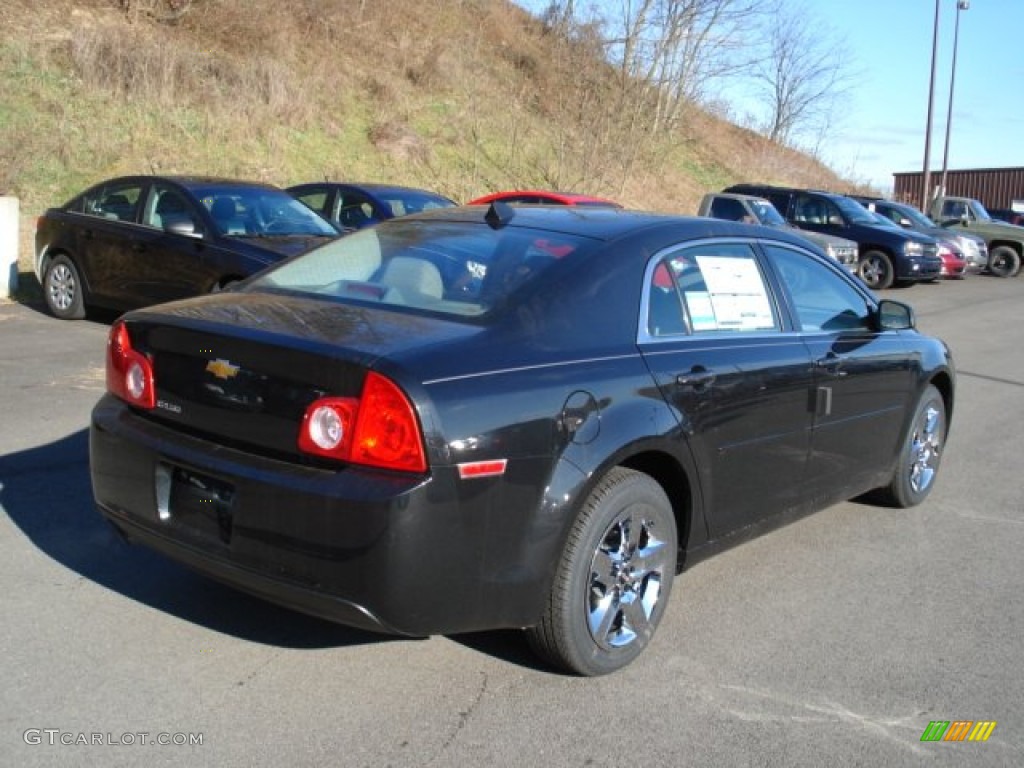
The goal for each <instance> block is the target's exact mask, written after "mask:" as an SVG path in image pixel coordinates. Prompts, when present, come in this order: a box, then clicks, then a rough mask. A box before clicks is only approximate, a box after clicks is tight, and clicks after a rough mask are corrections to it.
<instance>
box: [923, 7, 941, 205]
mask: <svg viewBox="0 0 1024 768" xmlns="http://www.w3.org/2000/svg"><path fill="white" fill-rule="evenodd" d="M939 2H940V0H935V29H934V30H933V31H932V76H931V79H930V80H929V81H928V122H926V123H925V126H924V172H923V173H922V178H921V210H922V211H924V212H925V213H928V198H929V194H928V187H930V186H931V183H932V173H931V169H930V167H929V165H930V161H931V154H932V107H933V106H934V104H935V55H936V53H937V52H938V49H939Z"/></svg>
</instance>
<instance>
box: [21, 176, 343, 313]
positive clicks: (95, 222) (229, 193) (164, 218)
mask: <svg viewBox="0 0 1024 768" xmlns="http://www.w3.org/2000/svg"><path fill="white" fill-rule="evenodd" d="M339 234H340V233H339V232H338V230H337V229H335V228H334V227H333V226H331V225H330V224H329V223H328V222H327V221H325V220H324V219H322V218H321V217H320V216H317V215H316V214H315V213H313V212H312V211H310V210H309V209H308V208H306V206H304V205H302V204H301V203H299V202H298V201H297V200H295V199H294V198H293V197H291V196H290V195H288V194H287V193H285V192H284V191H283V190H281V189H278V188H276V187H273V186H269V185H267V184H256V183H253V182H247V181H232V180H227V179H213V178H202V177H186V176H173V177H166V176H131V177H124V178H119V179H111V180H110V181H105V182H103V183H101V184H97V185H96V186H94V187H92V188H91V189H88V190H86V191H85V192H82V193H81V194H80V195H78V196H77V197H75V198H73V199H72V200H71V201H70V202H69V203H67V204H65V205H63V206H61V207H60V208H51V209H49V210H48V211H47V212H46V213H45V214H43V216H41V217H40V219H39V222H38V224H37V227H36V253H35V271H36V276H37V277H38V278H39V282H40V284H42V286H43V295H44V297H45V298H46V304H47V306H48V307H49V309H50V311H51V312H52V313H53V314H54V315H56V316H57V317H60V318H64V319H77V318H81V317H85V313H86V309H87V308H88V307H90V306H101V307H108V308H112V309H129V308H133V307H140V306H145V305H147V304H156V303H158V302H161V301H169V300H172V299H180V298H184V297H186V296H195V295H196V294H201V293H209V292H210V291H215V290H220V289H223V288H224V287H226V286H227V285H228V284H230V283H233V282H236V281H238V280H241V279H243V278H246V277H248V276H249V275H252V274H254V273H255V272H258V271H259V270H261V269H263V268H265V267H267V266H268V265H270V264H273V263H274V262H275V261H280V260H281V259H282V258H284V257H285V256H290V255H294V254H297V253H301V252H303V251H307V250H309V249H310V248H313V247H314V246H317V245H320V244H321V243H323V242H324V241H325V240H328V239H333V238H335V237H338V236H339Z"/></svg>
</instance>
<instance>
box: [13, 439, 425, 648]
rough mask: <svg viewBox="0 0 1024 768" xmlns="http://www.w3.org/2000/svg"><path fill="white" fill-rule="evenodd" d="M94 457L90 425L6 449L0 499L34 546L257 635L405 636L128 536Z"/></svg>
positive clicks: (145, 595)
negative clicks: (266, 594)
mask: <svg viewBox="0 0 1024 768" xmlns="http://www.w3.org/2000/svg"><path fill="white" fill-rule="evenodd" d="M88 457H89V434H88V430H84V429H83V430H80V431H78V432H75V433H74V434H72V435H69V436H68V437H65V438H63V439H61V440H58V441H56V442H53V443H49V444H47V445H42V446H39V447H36V448H31V449H28V450H25V451H21V452H18V453H13V454H9V455H6V456H0V506H2V507H3V510H4V511H6V513H7V516H8V517H9V518H10V519H11V521H13V522H14V524H15V525H16V526H17V527H18V528H20V529H21V531H22V533H24V534H25V536H26V537H28V539H29V540H30V541H31V542H32V544H33V545H35V547H37V548H38V549H39V550H40V551H41V552H43V553H44V554H46V555H48V556H49V557H51V558H53V559H54V560H56V561H57V562H58V563H60V564H61V565H63V566H65V567H66V568H69V569H71V570H72V571H74V572H76V573H78V574H81V575H82V576H84V577H85V578H87V579H89V580H90V581H93V582H95V583H96V584H99V585H101V586H103V587H106V588H107V589H110V590H112V591H114V592H117V593H119V594H121V595H123V596H125V597H127V598H130V599H132V600H136V601H138V602H140V603H144V604H145V605H148V606H151V607H153V608H156V609H157V610H160V611H163V612H165V613H168V614H170V615H172V616H177V617H178V618H180V619H183V620H185V621H189V622H192V623H194V624H198V625H201V626H204V627H208V628H209V629H212V630H214V631H217V632H221V633H224V634H228V635H233V636H235V637H239V638H242V639H245V640H249V641H251V642H255V643H263V644H266V645H274V646H282V647H287V648H324V647H337V646H350V645H361V644H367V643H378V642H386V641H388V640H395V639H405V638H389V637H388V636H386V635H377V634H374V633H370V632H363V631H361V630H357V629H352V628H349V627H343V626H341V625H338V624H332V623H331V622H328V621H325V620H322V619H317V618H315V617H312V616H307V615H305V614H302V613H297V612H295V611H290V610H287V609H285V608H281V607H278V606H276V605H273V604H272V603H268V602H266V601H264V600H260V599H258V598H255V597H251V596H249V595H247V594H245V593H243V592H239V591H237V590H234V589H231V588H230V587H227V586H224V585H222V584H220V583H218V582H216V581H213V580H211V579H207V578H205V577H203V576H200V575H199V574H197V573H194V572H192V571H190V570H188V569H186V568H185V567H183V566H180V565H178V564H177V563H175V562H173V561H171V560H168V559H166V558H164V557H163V556H161V555H159V554H157V553H156V552H152V551H150V550H148V549H146V548H144V547H140V546H134V545H131V544H128V543H126V542H125V541H124V540H122V539H121V537H120V536H119V535H118V534H117V532H116V531H115V530H114V528H113V526H111V525H110V524H109V523H107V521H106V520H104V519H103V518H102V517H101V516H100V514H99V512H97V511H96V509H95V507H94V505H93V498H92V487H91V484H90V480H89V458H88ZM69 594H70V593H69Z"/></svg>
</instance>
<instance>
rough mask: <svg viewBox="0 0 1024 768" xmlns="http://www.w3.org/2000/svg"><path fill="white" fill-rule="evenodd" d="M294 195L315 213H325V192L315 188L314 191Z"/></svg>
mask: <svg viewBox="0 0 1024 768" xmlns="http://www.w3.org/2000/svg"><path fill="white" fill-rule="evenodd" d="M296 197H298V199H299V200H301V201H302V202H304V203H305V204H306V205H308V206H309V207H310V208H312V209H313V210H314V211H316V212H317V213H321V214H326V213H327V192H325V191H323V190H317V191H316V192H307V193H306V194H304V195H296Z"/></svg>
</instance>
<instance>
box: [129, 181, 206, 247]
mask: <svg viewBox="0 0 1024 768" xmlns="http://www.w3.org/2000/svg"><path fill="white" fill-rule="evenodd" d="M142 223H143V224H147V225H149V226H151V227H155V228H156V229H162V230H165V231H173V232H177V233H179V234H182V233H187V232H198V231H200V230H201V228H202V225H201V224H200V218H199V216H198V215H197V214H196V211H195V208H194V207H193V205H192V203H191V202H190V201H189V200H188V199H186V197H185V196H184V195H183V194H182V193H181V192H179V191H178V190H176V189H173V188H171V187H169V186H167V185H166V184H160V183H159V182H158V183H156V184H154V186H153V190H152V192H151V193H150V196H149V201H148V202H147V203H146V210H145V213H144V214H143V219H142Z"/></svg>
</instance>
